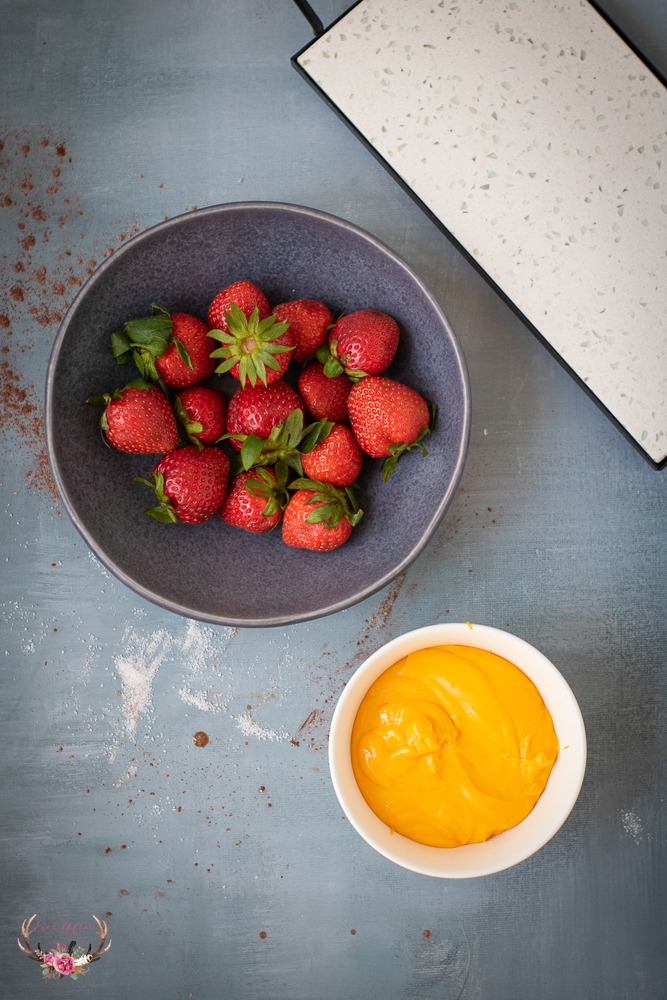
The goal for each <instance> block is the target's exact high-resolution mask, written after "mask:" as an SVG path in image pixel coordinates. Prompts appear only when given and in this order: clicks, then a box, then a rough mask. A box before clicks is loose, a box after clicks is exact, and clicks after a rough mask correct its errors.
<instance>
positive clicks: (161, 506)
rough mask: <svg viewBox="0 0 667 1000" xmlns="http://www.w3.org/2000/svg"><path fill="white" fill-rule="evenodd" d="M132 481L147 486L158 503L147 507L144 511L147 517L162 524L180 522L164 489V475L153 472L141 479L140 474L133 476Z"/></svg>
mask: <svg viewBox="0 0 667 1000" xmlns="http://www.w3.org/2000/svg"><path fill="white" fill-rule="evenodd" d="M132 482H133V483H143V484H144V486H149V487H150V488H151V489H152V490H153V492H154V493H155V496H156V498H157V500H158V504H157V506H155V507H149V508H148V510H147V511H146V512H145V513H146V514H148V516H149V517H152V518H153V519H154V520H155V521H160V522H161V523H162V524H181V519H180V517H179V516H178V514H176V513H175V511H174V508H173V507H172V505H171V500H170V499H169V497H168V496H167V494H166V493H165V491H164V476H163V475H162V473H161V472H154V473H153V478H152V479H143V478H142V477H141V476H135V477H134V478H133V480H132Z"/></svg>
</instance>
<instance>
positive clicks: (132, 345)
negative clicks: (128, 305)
mask: <svg viewBox="0 0 667 1000" xmlns="http://www.w3.org/2000/svg"><path fill="white" fill-rule="evenodd" d="M152 309H153V311H152V314H151V315H150V316H144V317H142V318H141V319H132V320H128V322H127V323H126V324H125V326H124V328H123V331H122V332H121V333H113V334H112V335H111V347H112V351H113V354H114V357H115V358H116V361H117V362H118V364H119V365H124V364H127V362H128V361H130V360H133V361H134V363H135V364H136V366H137V368H138V369H139V371H140V373H141V376H142V378H144V379H147V380H148V381H150V382H161V383H162V385H163V386H169V387H170V388H175V389H177V388H184V387H185V386H189V385H196V384H197V383H198V382H203V381H204V380H205V379H207V378H209V377H210V376H211V375H212V374H213V372H214V371H215V364H216V363H215V360H214V359H212V358H211V356H210V354H211V342H210V341H209V340H208V339H207V334H208V327H207V325H206V323H203V322H202V320H200V319H197V317H196V316H191V315H190V314H189V313H181V312H173V313H169V312H167V310H166V309H163V308H162V307H161V306H156V305H154V306H153V307H152Z"/></svg>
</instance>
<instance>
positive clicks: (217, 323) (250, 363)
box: [208, 281, 294, 386]
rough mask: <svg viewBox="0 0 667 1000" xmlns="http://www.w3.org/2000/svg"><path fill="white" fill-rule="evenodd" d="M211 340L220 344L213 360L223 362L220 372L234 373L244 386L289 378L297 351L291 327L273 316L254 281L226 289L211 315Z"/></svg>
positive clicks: (214, 305)
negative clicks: (292, 356)
mask: <svg viewBox="0 0 667 1000" xmlns="http://www.w3.org/2000/svg"><path fill="white" fill-rule="evenodd" d="M208 321H209V323H210V324H211V327H212V329H211V331H210V333H209V336H210V337H212V338H213V339H214V340H218V341H220V347H218V348H216V350H214V351H212V352H211V357H212V358H216V359H221V361H220V364H218V366H217V368H216V369H215V370H216V372H218V373H222V372H230V374H232V375H233V376H234V378H237V379H238V380H239V381H240V383H241V385H242V386H244V385H245V384H246V381H249V382H250V384H251V385H256V383H257V382H261V383H262V384H263V385H270V384H271V382H276V381H277V380H278V379H279V378H281V376H282V375H284V374H285V371H286V369H287V366H288V364H289V362H290V356H291V353H292V351H293V350H294V339H293V337H292V334H291V333H290V332H289V330H288V325H287V323H281V322H279V321H278V320H277V318H276V317H275V316H272V315H269V302H268V299H267V298H266V296H265V295H264V293H263V292H262V291H261V290H260V289H259V288H257V286H256V285H253V284H252V282H250V281H237V282H236V283H235V284H233V285H229V286H228V287H227V288H223V290H222V291H221V292H219V293H218V294H217V295H216V297H215V298H214V300H213V302H212V303H211V306H210V308H209V311H208Z"/></svg>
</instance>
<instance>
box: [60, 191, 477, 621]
mask: <svg viewBox="0 0 667 1000" xmlns="http://www.w3.org/2000/svg"><path fill="white" fill-rule="evenodd" d="M255 209H257V210H266V209H270V210H273V211H285V212H289V213H291V214H294V213H297V214H302V215H306V216H311V217H313V218H317V219H321V220H323V221H327V222H330V223H332V224H334V225H336V226H340V227H341V228H343V229H346V230H348V231H350V232H352V233H355V234H356V235H357V236H360V237H362V238H363V239H365V240H367V241H368V242H369V243H372V244H373V245H374V246H376V247H377V248H378V249H380V250H381V251H382V252H383V253H385V254H387V256H389V257H391V258H392V260H393V261H394V262H395V263H396V264H397V265H399V266H400V267H402V268H403V269H404V270H405V271H407V272H408V274H409V275H410V276H411V277H412V278H413V279H414V281H415V282H416V283H417V284H418V285H419V287H420V289H421V291H422V293H423V294H424V295H425V296H426V297H427V298H428V300H429V301H430V303H431V305H432V306H433V309H434V310H435V311H436V312H438V313H439V314H440V316H441V318H442V321H443V324H444V326H445V327H446V329H447V330H448V331H449V334H450V337H451V342H452V347H453V349H454V352H455V355H456V359H457V362H458V365H459V368H460V372H461V379H462V387H463V400H464V411H463V433H462V435H461V440H460V445H459V451H458V454H457V456H456V464H455V469H454V475H453V476H452V479H451V482H450V484H449V488H448V489H447V491H446V492H445V493H444V495H443V497H442V500H441V501H440V503H439V505H438V507H437V509H436V511H435V513H434V515H433V517H432V518H431V521H430V523H429V525H428V527H427V528H426V530H425V531H424V533H423V534H422V536H421V538H420V539H419V542H418V543H417V544H416V545H415V546H413V548H412V549H411V550H410V552H408V553H407V555H406V556H405V557H404V558H403V559H402V560H401V562H400V563H399V564H398V565H397V566H395V567H394V568H393V569H392V570H390V571H389V572H387V573H385V575H384V576H383V577H382V578H380V579H378V580H376V581H375V582H374V583H373V584H369V585H368V586H367V587H365V588H363V589H362V590H360V591H358V592H357V593H356V594H353V595H350V596H348V597H345V598H343V599H341V600H340V601H336V602H335V603H333V604H329V605H327V606H326V607H323V608H320V609H314V610H312V611H308V612H302V613H296V614H294V615H284V614H283V615H277V616H275V617H265V618H248V619H240V618H227V617H225V616H224V615H213V614H207V613H204V612H201V611H198V610H197V609H196V608H191V607H188V606H187V605H185V604H179V603H177V602H175V601H170V600H168V599H166V598H164V597H162V596H161V595H160V594H158V593H156V592H155V591H153V590H150V589H149V588H148V587H145V586H143V585H142V584H140V583H138V582H137V581H136V580H134V579H133V578H132V577H131V576H129V575H128V574H127V573H125V572H124V571H123V570H122V569H121V568H120V567H119V566H117V565H116V564H115V563H114V562H113V560H112V559H110V558H109V557H108V556H107V555H106V554H105V552H104V551H103V550H102V549H100V547H99V546H98V545H97V543H96V541H95V539H94V538H93V537H92V535H91V534H90V532H89V531H88V529H87V528H86V526H85V524H84V523H83V522H82V521H81V519H80V517H79V515H78V513H77V511H76V508H75V506H74V504H73V503H72V502H71V501H70V497H69V494H68V492H67V488H66V486H65V484H64V482H63V481H62V479H61V476H60V471H59V466H58V460H57V457H56V454H55V449H54V446H53V439H52V429H51V428H52V421H53V412H54V399H53V383H54V378H55V370H56V367H57V364H58V357H59V354H60V349H61V346H62V343H63V340H64V338H65V335H66V333H67V329H68V326H69V323H70V321H71V319H72V317H73V315H74V313H75V312H76V310H77V308H78V306H79V303H80V302H81V300H82V299H83V298H84V297H85V296H86V295H87V294H88V292H89V290H90V288H91V286H92V285H94V284H95V283H96V281H98V280H99V278H100V276H101V275H102V274H104V272H105V271H107V270H108V269H109V268H111V267H113V266H114V264H115V262H116V261H117V260H118V258H119V256H121V255H123V254H124V253H125V252H126V251H127V250H128V249H129V248H131V247H133V246H136V244H137V243H140V242H141V241H142V240H145V239H149V238H151V237H152V236H153V235H154V234H155V233H156V231H159V230H161V231H165V232H166V231H167V230H169V229H172V228H176V227H178V226H181V225H183V223H184V222H187V220H189V219H195V218H198V217H201V216H202V215H220V214H224V213H225V212H234V211H239V210H242V211H248V210H255ZM45 425H46V447H47V454H48V458H49V464H50V466H51V472H52V475H53V478H54V481H55V484H56V487H57V489H58V494H59V496H60V498H61V500H62V502H63V504H64V506H65V509H66V510H67V513H68V515H69V517H70V519H71V521H72V523H73V524H74V527H75V528H76V529H77V531H78V532H79V534H80V535H81V537H82V538H83V540H84V541H85V542H86V544H87V545H88V547H89V548H90V550H91V551H92V552H93V554H94V555H95V556H96V558H97V559H99V561H100V562H101V563H102V565H103V566H104V567H105V568H106V569H108V570H109V572H110V573H111V574H112V575H113V576H115V577H116V579H118V580H120V582H121V583H123V584H125V586H126V587H128V589H129V590H131V591H133V592H134V593H135V594H138V595H139V596H140V597H143V598H144V599H145V600H147V601H149V602H150V603H152V604H156V605H157V606H158V607H161V608H163V609H164V610H166V611H170V612H172V613H173V614H178V615H181V616H182V617H185V618H191V619H193V620H196V621H201V622H205V623H207V624H212V625H223V626H227V627H236V628H271V627H275V626H280V625H295V624H298V623H299V622H306V621H313V620H316V619H318V618H324V617H327V616H328V615H333V614H336V613H338V612H339V611H344V610H345V609H346V608H349V607H353V606H354V605H355V604H359V603H360V602H361V601H363V600H365V599H366V598H367V597H371V596H372V595H373V594H375V593H377V592H378V591H379V590H382V589H383V587H386V586H388V585H389V584H390V583H391V582H392V581H393V580H395V579H396V577H397V576H399V575H400V574H401V573H402V572H403V570H405V569H407V567H408V566H409V565H411V563H413V562H414V561H415V559H416V558H417V557H418V556H419V555H420V554H421V552H422V551H423V550H424V549H425V548H426V546H427V544H428V542H429V541H430V540H431V538H432V536H433V534H434V532H435V530H436V529H437V527H438V526H439V524H440V522H441V521H442V519H443V517H444V515H445V513H446V511H447V508H448V507H449V505H450V503H451V501H452V497H453V495H454V492H455V490H456V488H457V486H458V484H459V482H460V480H461V476H462V474H463V469H464V466H465V462H466V458H467V454H468V446H469V442H470V427H471V399H470V379H469V374H468V366H467V363H466V359H465V355H464V354H463V349H462V347H461V345H460V343H459V340H458V337H457V336H456V334H455V333H454V331H453V329H452V327H451V324H450V323H449V320H448V319H447V317H446V315H445V313H444V311H443V309H442V307H441V306H440V304H439V302H438V301H437V299H435V297H434V296H433V294H432V293H431V291H430V289H429V288H428V287H427V285H426V284H425V283H424V281H423V280H422V279H421V278H420V277H419V275H418V274H417V273H416V272H415V271H414V270H413V269H412V268H411V267H410V266H409V265H408V264H407V263H406V262H405V261H404V260H403V259H402V257H400V256H399V255H398V254H397V253H396V252H395V251H394V250H392V249H391V247H389V246H388V245H387V244H386V243H384V242H383V241H382V240H380V239H379V238H378V237H377V236H374V235H372V234H371V233H369V232H368V230H365V229H363V228H361V227H360V226H357V225H355V224H354V223H352V222H348V221H347V220H345V219H342V218H340V217H339V216H336V215H332V214H330V213H328V212H323V211H321V210H319V209H315V208H308V207H306V206H304V205H295V204H291V203H289V202H279V201H236V202H224V203H221V204H219V205H209V206H207V207H206V208H198V209H195V210H193V211H191V212H184V213H182V214H181V215H176V216H174V217H173V218H171V219H167V220H164V221H162V222H158V223H156V224H155V225H153V226H149V227H148V228H147V229H144V230H143V231H142V232H140V233H137V235H136V236H133V237H131V239H129V240H127V242H125V243H123V245H122V246H121V247H120V248H119V249H118V250H116V251H115V253H113V254H112V255H111V256H110V257H107V258H106V260H104V261H103V262H102V263H101V264H100V265H99V266H98V267H97V268H96V269H95V271H94V272H93V273H92V275H90V277H89V278H87V280H86V281H85V282H84V284H83V285H82V286H81V288H80V289H79V291H78V293H77V294H76V296H75V297H74V299H73V301H72V302H71V303H70V305H69V307H68V309H67V311H66V313H65V315H64V316H63V319H62V322H61V323H60V326H59V327H58V333H57V334H56V339H55V341H54V344H53V347H52V349H51V355H50V357H49V362H48V367H47V372H46V390H45Z"/></svg>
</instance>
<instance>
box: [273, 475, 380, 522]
mask: <svg viewBox="0 0 667 1000" xmlns="http://www.w3.org/2000/svg"><path fill="white" fill-rule="evenodd" d="M289 488H290V489H291V490H308V491H309V492H312V496H311V497H309V498H308V500H306V501H305V502H306V503H307V504H313V505H314V506H313V509H312V510H311V512H310V513H309V514H308V516H307V517H306V523H307V524H323V525H325V527H327V528H335V527H337V525H338V524H340V521H341V519H342V518H343V517H344V518H346V519H347V520H348V521H349V522H350V526H351V527H352V528H354V527H355V526H356V525H357V524H359V521H360V520H361V518H362V516H363V513H364V512H363V510H361V509H360V508H359V504H358V503H357V498H356V497H355V495H354V487H352V486H346V487H344V488H342V487H338V486H332V484H331V483H321V482H318V481H317V480H315V479H306V478H303V477H299V478H298V479H294V480H293V481H292V482H291V483H290V484H289ZM315 505H317V506H315Z"/></svg>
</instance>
